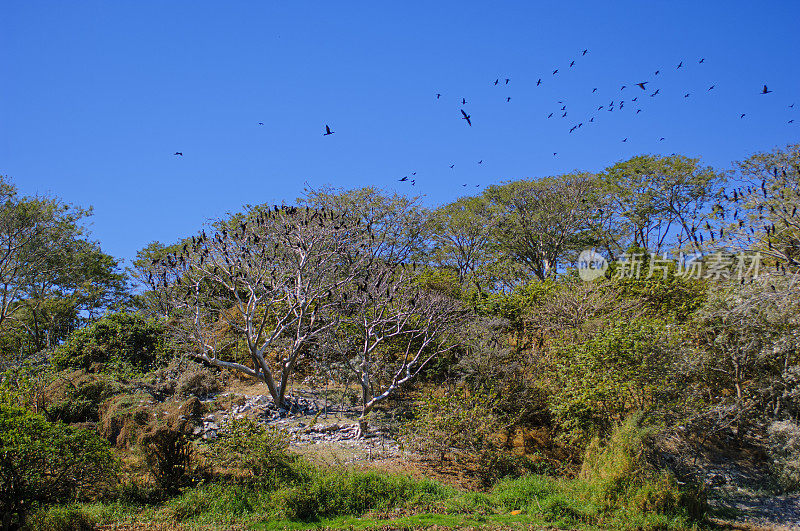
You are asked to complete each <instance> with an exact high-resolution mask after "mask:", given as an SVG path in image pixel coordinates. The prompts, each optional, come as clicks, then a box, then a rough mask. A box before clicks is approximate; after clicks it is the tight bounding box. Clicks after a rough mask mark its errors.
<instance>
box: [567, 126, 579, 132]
mask: <svg viewBox="0 0 800 531" xmlns="http://www.w3.org/2000/svg"><path fill="white" fill-rule="evenodd" d="M577 127H578V126H577V125H573V126H572V128H571V129H570V130H569V132H570V133H571V132H573V131H574V130H575V129H577Z"/></svg>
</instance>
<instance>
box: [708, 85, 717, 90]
mask: <svg viewBox="0 0 800 531" xmlns="http://www.w3.org/2000/svg"><path fill="white" fill-rule="evenodd" d="M714 87H716V85H711V86H710V87H708V90H711V89H713V88H714Z"/></svg>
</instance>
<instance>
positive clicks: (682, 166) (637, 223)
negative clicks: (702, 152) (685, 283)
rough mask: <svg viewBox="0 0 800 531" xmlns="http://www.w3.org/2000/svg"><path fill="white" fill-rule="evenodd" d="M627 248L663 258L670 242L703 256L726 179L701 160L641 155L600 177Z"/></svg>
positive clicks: (624, 245)
mask: <svg viewBox="0 0 800 531" xmlns="http://www.w3.org/2000/svg"><path fill="white" fill-rule="evenodd" d="M601 182H602V184H603V186H604V187H605V190H606V192H607V195H606V203H607V204H608V205H609V208H610V210H611V212H612V213H613V221H614V223H615V225H616V226H617V230H618V231H619V233H620V235H621V239H620V241H621V245H622V247H623V248H626V247H628V246H635V247H641V248H644V249H647V250H649V251H651V252H653V253H656V254H660V253H661V252H663V251H664V250H665V249H666V246H667V245H668V244H670V243H674V244H675V245H677V246H678V247H680V246H682V245H683V244H688V245H689V246H690V247H691V248H692V249H694V250H696V251H698V252H700V251H701V250H702V242H701V241H700V239H699V229H700V228H701V224H702V223H704V222H706V221H709V219H711V218H712V216H713V213H714V209H713V207H714V206H715V205H716V204H718V202H719V200H720V197H721V192H720V191H721V188H720V186H721V185H722V183H723V176H722V175H721V174H719V173H717V172H715V171H714V170H713V169H712V168H710V167H708V166H702V165H701V164H700V159H692V158H688V157H684V156H682V155H670V156H667V157H662V156H658V155H640V156H637V157H633V158H632V159H629V160H626V161H623V162H618V163H617V164H615V165H613V166H611V167H610V168H608V169H606V170H605V172H603V173H602V174H601Z"/></svg>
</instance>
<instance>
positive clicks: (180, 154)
mask: <svg viewBox="0 0 800 531" xmlns="http://www.w3.org/2000/svg"><path fill="white" fill-rule="evenodd" d="M175 154H176V155H179V156H181V157H182V156H183V153H181V152H180V151H176V152H175Z"/></svg>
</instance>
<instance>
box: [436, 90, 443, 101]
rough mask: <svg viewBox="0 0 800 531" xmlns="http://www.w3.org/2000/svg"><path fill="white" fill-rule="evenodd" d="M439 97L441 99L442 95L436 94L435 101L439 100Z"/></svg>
mask: <svg viewBox="0 0 800 531" xmlns="http://www.w3.org/2000/svg"><path fill="white" fill-rule="evenodd" d="M441 97H442V95H441V94H439V93H438V92H437V93H436V99H437V100H438V99H439V98H441Z"/></svg>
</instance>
